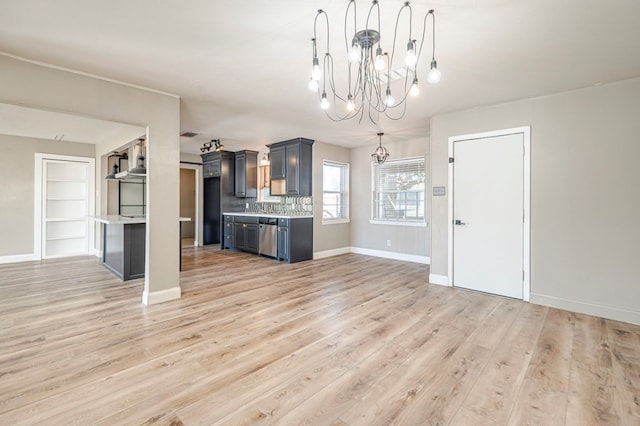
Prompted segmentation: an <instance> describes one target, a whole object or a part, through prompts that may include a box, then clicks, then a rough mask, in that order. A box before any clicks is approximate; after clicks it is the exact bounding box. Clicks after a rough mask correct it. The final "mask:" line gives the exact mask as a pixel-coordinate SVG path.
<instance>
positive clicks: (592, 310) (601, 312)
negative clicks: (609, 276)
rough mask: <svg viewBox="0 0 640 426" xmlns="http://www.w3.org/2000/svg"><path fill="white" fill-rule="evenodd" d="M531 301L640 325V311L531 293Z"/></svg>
mask: <svg viewBox="0 0 640 426" xmlns="http://www.w3.org/2000/svg"><path fill="white" fill-rule="evenodd" d="M530 301H531V303H535V304H537V305H543V306H549V307H552V308H557V309H564V310H567V311H572V312H579V313H582V314H587V315H593V316H597V317H602V318H609V319H612V320H616V321H623V322H628V323H631V324H638V325H640V312H637V311H628V310H625V309H620V308H614V307H612V306H605V305H594V304H593V303H586V302H580V301H578V300H569V299H564V298H561V297H555V296H547V295H544V294H537V293H531V298H530Z"/></svg>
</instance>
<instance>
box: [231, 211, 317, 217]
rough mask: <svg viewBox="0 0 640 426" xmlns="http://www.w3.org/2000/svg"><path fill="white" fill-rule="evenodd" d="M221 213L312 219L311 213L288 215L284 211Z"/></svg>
mask: <svg viewBox="0 0 640 426" xmlns="http://www.w3.org/2000/svg"><path fill="white" fill-rule="evenodd" d="M222 214H223V215H227V216H253V217H273V218H280V219H303V218H307V219H309V218H311V219H313V215H312V214H294V215H288V214H284V213H249V212H235V213H222Z"/></svg>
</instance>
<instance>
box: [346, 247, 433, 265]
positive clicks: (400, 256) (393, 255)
mask: <svg viewBox="0 0 640 426" xmlns="http://www.w3.org/2000/svg"><path fill="white" fill-rule="evenodd" d="M351 253H355V254H364V255H366V256H374V257H382V258H385V259H393V260H403V261H405V262H413V263H422V264H424V265H430V264H431V258H430V257H429V256H419V255H416V254H406V253H397V252H394V251H384V250H372V249H366V248H361V247H351Z"/></svg>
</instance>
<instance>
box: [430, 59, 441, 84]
mask: <svg viewBox="0 0 640 426" xmlns="http://www.w3.org/2000/svg"><path fill="white" fill-rule="evenodd" d="M441 78H442V74H441V73H440V70H439V69H438V63H437V62H436V60H435V59H434V60H433V61H431V69H430V70H429V74H427V81H428V82H429V83H431V84H436V83H438V82H439V81H440V79H441Z"/></svg>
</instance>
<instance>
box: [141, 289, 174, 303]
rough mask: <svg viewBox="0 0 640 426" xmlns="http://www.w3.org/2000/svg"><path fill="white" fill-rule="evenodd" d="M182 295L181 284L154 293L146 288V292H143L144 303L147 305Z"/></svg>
mask: <svg viewBox="0 0 640 426" xmlns="http://www.w3.org/2000/svg"><path fill="white" fill-rule="evenodd" d="M180 296H182V290H181V289H180V286H177V287H171V288H168V289H166V290H160V291H154V292H152V293H149V292H147V290H145V291H144V293H142V303H144V304H145V305H155V304H156V303H162V302H168V301H169V300H175V299H180Z"/></svg>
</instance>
